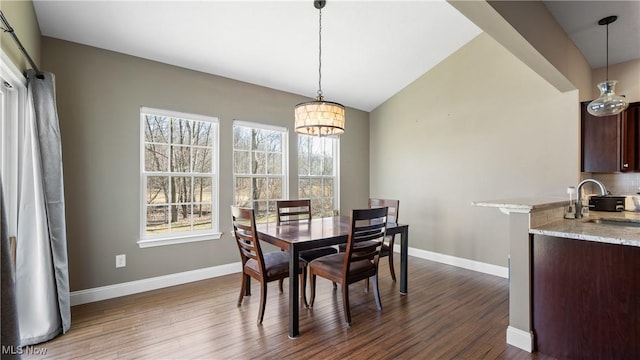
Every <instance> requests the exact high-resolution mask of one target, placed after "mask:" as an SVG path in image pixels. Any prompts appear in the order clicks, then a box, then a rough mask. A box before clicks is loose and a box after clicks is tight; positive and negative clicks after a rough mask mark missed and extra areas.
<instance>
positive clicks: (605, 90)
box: [587, 15, 629, 116]
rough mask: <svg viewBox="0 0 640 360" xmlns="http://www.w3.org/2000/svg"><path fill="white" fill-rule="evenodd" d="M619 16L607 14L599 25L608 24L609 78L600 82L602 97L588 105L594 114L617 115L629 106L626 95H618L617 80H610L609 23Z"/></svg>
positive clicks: (599, 87)
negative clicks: (616, 89)
mask: <svg viewBox="0 0 640 360" xmlns="http://www.w3.org/2000/svg"><path fill="white" fill-rule="evenodd" d="M617 19H618V17H617V16H615V15H612V16H607V17H606V18H603V19H600V21H598V25H606V26H607V68H606V71H607V79H606V80H605V81H603V82H601V83H599V84H598V89H599V90H600V97H598V98H597V99H595V100H593V101H592V102H590V103H589V105H587V112H589V114H591V115H593V116H609V115H616V114H619V113H621V112H622V111H624V109H626V108H627V107H628V106H629V101H628V100H627V99H625V97H624V96H620V95H616V91H615V88H616V84H617V83H618V82H617V81H616V80H609V24H611V23H612V22H614V21H616V20H617Z"/></svg>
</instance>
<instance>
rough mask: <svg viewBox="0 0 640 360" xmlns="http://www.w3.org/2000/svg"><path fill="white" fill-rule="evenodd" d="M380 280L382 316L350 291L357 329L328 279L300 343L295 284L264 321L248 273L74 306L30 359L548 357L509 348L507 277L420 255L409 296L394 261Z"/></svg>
mask: <svg viewBox="0 0 640 360" xmlns="http://www.w3.org/2000/svg"><path fill="white" fill-rule="evenodd" d="M396 256H397V255H396ZM396 261H397V262H396V263H399V258H398V257H397V258H396ZM380 277H381V279H380V292H381V298H382V305H383V310H382V311H380V312H379V311H377V310H376V306H375V301H374V299H373V291H369V292H365V291H364V283H359V284H354V285H351V287H350V301H351V313H352V316H353V326H352V327H351V328H348V327H347V326H346V325H345V322H344V316H343V312H342V298H341V294H340V288H338V289H336V290H334V289H333V286H332V285H331V283H330V282H328V281H326V280H323V279H318V289H317V297H316V301H315V305H314V307H313V309H304V308H302V309H301V313H300V314H301V315H300V332H301V335H300V337H299V338H297V339H293V340H292V339H289V338H288V337H287V333H288V331H287V329H288V320H287V316H288V312H287V299H288V296H287V288H286V286H285V290H284V293H279V291H278V285H277V282H274V283H271V284H269V295H268V299H267V305H266V312H265V317H264V322H263V324H262V325H257V324H256V317H257V313H258V306H259V300H260V297H259V284H257V283H256V282H255V281H254V282H252V294H253V295H252V296H250V297H245V300H244V303H243V304H242V306H241V307H237V306H236V302H237V298H238V294H239V287H240V275H239V274H232V275H227V276H222V277H218V278H214V279H209V280H203V281H198V282H194V283H189V284H185V285H179V286H173V287H169V288H165V289H160V290H155V291H149V292H145V293H141V294H135V295H131V296H125V297H121V298H116V299H110V300H105V301H100V302H95V303H90V304H83V305H78V306H74V307H73V308H72V326H71V330H70V331H69V332H68V333H67V334H65V335H62V336H59V337H57V338H55V339H53V340H51V341H49V342H47V343H43V344H39V345H36V346H37V347H39V348H44V349H45V350H46V356H42V355H30V356H24V358H25V359H44V358H51V359H305V360H306V359H323V360H328V359H359V358H366V359H548V357H545V356H543V355H540V354H535V353H534V354H530V353H527V352H525V351H522V350H520V349H518V348H516V347H513V346H510V345H507V344H506V342H505V336H506V329H507V325H508V285H507V280H506V279H503V278H499V277H495V276H491V275H485V274H481V273H477V272H473V271H469V270H464V269H460V268H456V267H453V266H448V265H443V264H439V263H435V262H431V261H427V260H423V259H418V258H414V257H410V258H409V294H408V295H407V296H401V295H400V294H399V292H398V284H397V283H393V282H392V281H391V278H390V276H389V269H388V264H387V260H386V259H383V260H381V263H380ZM285 285H287V283H286V282H285Z"/></svg>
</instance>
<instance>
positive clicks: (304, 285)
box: [300, 266, 309, 308]
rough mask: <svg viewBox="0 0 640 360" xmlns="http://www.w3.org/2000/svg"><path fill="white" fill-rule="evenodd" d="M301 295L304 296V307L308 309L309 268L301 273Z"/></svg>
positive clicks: (305, 268)
mask: <svg viewBox="0 0 640 360" xmlns="http://www.w3.org/2000/svg"><path fill="white" fill-rule="evenodd" d="M300 294H301V295H302V300H303V301H304V307H306V308H308V307H309V303H307V267H306V266H305V267H304V268H303V269H302V273H300Z"/></svg>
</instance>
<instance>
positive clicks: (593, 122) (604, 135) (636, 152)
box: [582, 102, 640, 172]
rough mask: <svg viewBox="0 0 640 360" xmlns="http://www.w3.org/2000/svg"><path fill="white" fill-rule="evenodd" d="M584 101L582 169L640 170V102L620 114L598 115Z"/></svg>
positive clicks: (585, 170)
mask: <svg viewBox="0 0 640 360" xmlns="http://www.w3.org/2000/svg"><path fill="white" fill-rule="evenodd" d="M587 104H589V102H584V103H582V171H583V172H639V171H640V102H635V103H632V104H630V105H629V108H627V109H626V110H625V111H623V112H622V113H621V114H618V115H612V116H606V117H596V116H593V115H591V114H589V113H588V112H587Z"/></svg>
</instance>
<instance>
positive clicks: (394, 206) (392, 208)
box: [369, 198, 400, 223]
mask: <svg viewBox="0 0 640 360" xmlns="http://www.w3.org/2000/svg"><path fill="white" fill-rule="evenodd" d="M385 206H386V207H388V208H389V213H388V215H387V221H388V222H390V223H397V222H398V212H399V210H400V200H390V199H376V198H370V199H369V207H370V208H377V207H385Z"/></svg>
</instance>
